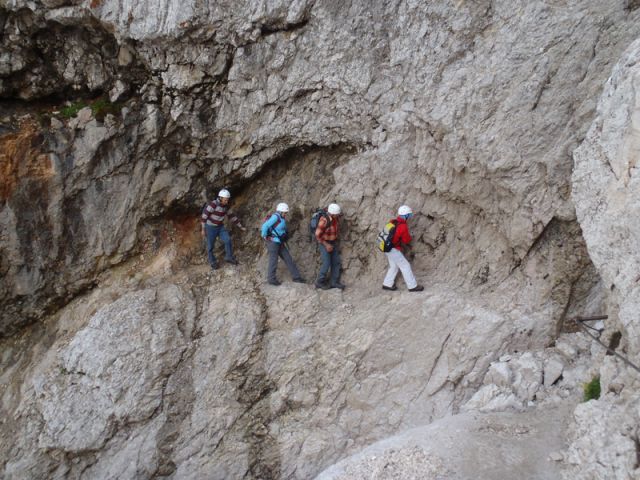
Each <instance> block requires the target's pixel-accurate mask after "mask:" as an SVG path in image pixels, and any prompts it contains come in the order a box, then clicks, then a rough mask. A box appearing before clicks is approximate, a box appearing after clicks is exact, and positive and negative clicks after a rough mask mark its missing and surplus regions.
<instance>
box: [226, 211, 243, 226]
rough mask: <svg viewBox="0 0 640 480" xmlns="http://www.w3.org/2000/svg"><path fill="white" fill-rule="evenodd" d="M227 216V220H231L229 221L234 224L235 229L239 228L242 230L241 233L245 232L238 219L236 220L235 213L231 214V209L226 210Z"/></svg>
mask: <svg viewBox="0 0 640 480" xmlns="http://www.w3.org/2000/svg"><path fill="white" fill-rule="evenodd" d="M227 215H229V218H230V219H231V221H232V222H233V224H234V225H235V226H236V227H238V228H239V229H240V230H242V231H243V232H245V231H246V230H247V229H246V228H244V227H243V226H242V224H241V223H240V219H239V218H238V216H237V215H236V214H235V213H233V212H232V211H231V209H229V210H227Z"/></svg>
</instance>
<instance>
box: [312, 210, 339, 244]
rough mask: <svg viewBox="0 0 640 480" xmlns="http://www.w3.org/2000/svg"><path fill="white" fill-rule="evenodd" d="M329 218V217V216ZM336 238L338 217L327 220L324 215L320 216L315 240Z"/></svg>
mask: <svg viewBox="0 0 640 480" xmlns="http://www.w3.org/2000/svg"><path fill="white" fill-rule="evenodd" d="M330 218H331V217H330ZM337 239H338V219H337V218H333V219H332V220H330V221H327V218H326V217H324V216H323V217H320V220H319V221H318V227H317V228H316V240H318V241H319V242H333V241H334V240H337Z"/></svg>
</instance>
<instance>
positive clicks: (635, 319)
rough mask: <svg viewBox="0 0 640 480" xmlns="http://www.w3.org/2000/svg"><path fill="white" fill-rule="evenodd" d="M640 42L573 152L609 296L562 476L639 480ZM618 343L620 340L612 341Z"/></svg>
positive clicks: (588, 233)
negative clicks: (592, 383) (607, 351)
mask: <svg viewBox="0 0 640 480" xmlns="http://www.w3.org/2000/svg"><path fill="white" fill-rule="evenodd" d="M639 85H640V43H639V42H638V41H636V42H634V43H633V45H631V46H630V47H629V48H628V49H627V50H626V52H625V53H624V55H622V58H621V59H620V61H619V62H618V64H617V65H616V66H615V68H614V69H613V72H612V74H611V77H610V78H609V80H608V81H607V84H606V86H605V89H604V92H603V94H602V98H601V99H600V102H599V104H598V115H597V117H596V119H595V120H594V122H593V125H592V126H591V128H590V129H589V133H588V135H587V138H586V139H585V141H584V143H583V144H582V145H581V146H580V148H579V149H578V150H576V152H575V155H574V158H575V170H574V173H573V198H574V201H575V204H576V212H577V214H578V219H579V221H580V224H581V226H582V228H583V231H584V237H585V240H586V242H587V247H588V249H589V255H590V256H591V258H592V259H593V262H594V264H595V266H596V268H597V269H598V271H599V272H600V274H601V275H602V279H603V282H604V285H605V287H606V288H607V290H608V291H609V292H610V294H609V301H608V314H609V318H608V319H607V320H606V322H605V326H606V328H605V331H604V333H603V335H602V339H603V341H604V342H605V344H608V345H610V346H612V347H613V348H615V349H617V351H618V352H619V353H621V354H622V355H623V356H625V357H627V358H628V359H629V360H630V361H631V362H632V364H633V365H635V369H634V368H633V367H632V366H630V365H628V364H626V363H624V362H623V361H621V360H620V359H618V358H616V357H615V356H607V357H605V359H604V361H603V362H601V363H600V372H599V373H600V381H601V384H602V398H601V399H600V400H598V401H596V402H589V403H588V404H585V405H583V406H581V407H580V408H578V409H576V411H575V414H574V416H575V429H574V431H573V436H572V440H573V442H572V444H571V446H570V449H569V453H570V458H569V461H570V462H571V464H572V465H571V467H572V468H570V469H569V470H568V472H567V478H575V477H581V478H601V477H612V478H635V477H637V476H638V475H640V430H639V428H638V425H639V424H640V409H639V406H640V395H639V394H638V386H639V385H640V370H638V369H639V368H640V317H639V314H638V312H640V273H639V272H640V255H639V254H638V245H639V242H640V203H639V200H638V199H639V198H640V183H639V171H638V154H639V145H640V143H639V141H640V140H639V139H640V124H639V119H640V116H639V115H640V96H639V94H638V86H639ZM614 338H617V340H614Z"/></svg>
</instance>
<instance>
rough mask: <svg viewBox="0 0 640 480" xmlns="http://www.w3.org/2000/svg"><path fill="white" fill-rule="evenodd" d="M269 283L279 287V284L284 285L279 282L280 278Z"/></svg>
mask: <svg viewBox="0 0 640 480" xmlns="http://www.w3.org/2000/svg"><path fill="white" fill-rule="evenodd" d="M267 283H268V284H269V285H274V286H276V287H277V286H278V285H282V283H281V282H279V281H278V280H269V281H268V282H267Z"/></svg>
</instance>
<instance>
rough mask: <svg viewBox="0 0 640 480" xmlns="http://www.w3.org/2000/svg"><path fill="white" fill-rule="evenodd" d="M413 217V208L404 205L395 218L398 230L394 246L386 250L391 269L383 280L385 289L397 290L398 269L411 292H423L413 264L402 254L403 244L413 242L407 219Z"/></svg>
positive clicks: (394, 236)
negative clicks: (388, 250)
mask: <svg viewBox="0 0 640 480" xmlns="http://www.w3.org/2000/svg"><path fill="white" fill-rule="evenodd" d="M411 217H413V212H412V211H411V208H410V207H408V206H407V205H402V206H401V207H400V208H399V209H398V218H396V219H395V223H396V231H395V233H394V235H393V240H392V243H393V248H392V249H391V251H390V252H385V255H386V256H387V260H389V270H388V271H387V275H386V276H385V277H384V282H382V289H383V290H397V289H398V287H396V275H398V270H400V271H401V272H402V277H403V278H404V283H405V284H406V285H407V288H408V289H409V291H410V292H421V291H423V290H424V287H423V286H422V285H418V282H416V277H414V276H413V272H412V271H411V265H410V264H409V261H408V260H407V259H406V258H405V256H404V255H403V254H402V247H403V245H409V244H410V243H411V234H410V233H409V226H408V225H407V220H409V219H410V218H411Z"/></svg>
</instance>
